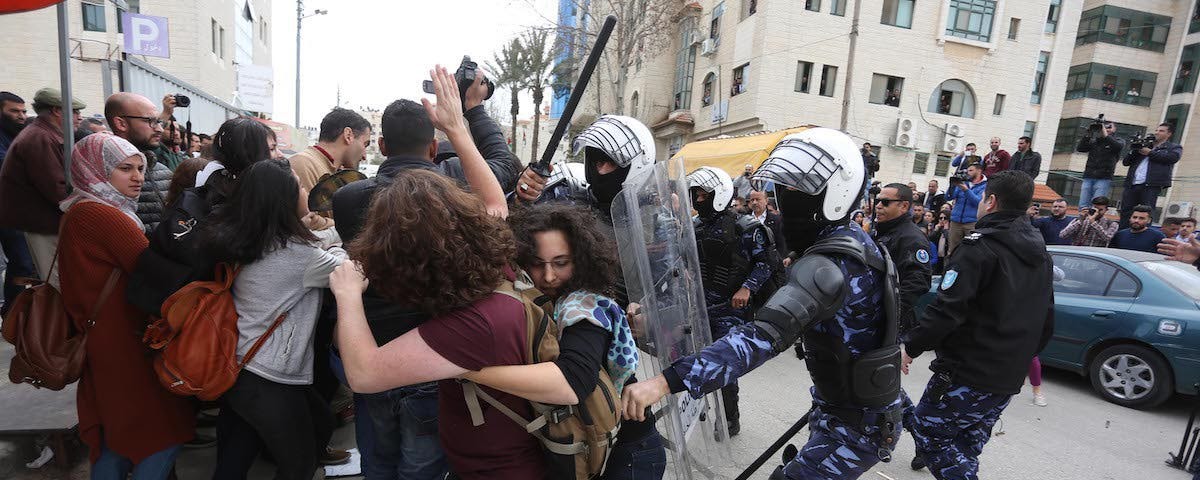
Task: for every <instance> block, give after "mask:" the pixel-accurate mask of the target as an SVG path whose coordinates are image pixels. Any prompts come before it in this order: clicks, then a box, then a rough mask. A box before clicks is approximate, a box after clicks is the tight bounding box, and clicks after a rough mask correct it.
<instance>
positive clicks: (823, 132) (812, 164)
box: [751, 128, 866, 222]
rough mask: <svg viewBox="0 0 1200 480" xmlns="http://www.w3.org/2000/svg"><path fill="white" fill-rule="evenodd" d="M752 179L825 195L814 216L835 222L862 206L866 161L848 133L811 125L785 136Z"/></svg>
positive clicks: (757, 187)
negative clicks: (864, 162)
mask: <svg viewBox="0 0 1200 480" xmlns="http://www.w3.org/2000/svg"><path fill="white" fill-rule="evenodd" d="M751 181H752V182H753V183H754V185H755V188H756V189H758V190H761V189H762V187H763V186H764V184H765V183H767V182H774V183H775V184H776V185H777V186H779V187H786V188H790V189H794V190H797V191H799V192H801V193H804V194H806V195H810V196H812V197H818V198H820V197H823V199H822V201H821V202H820V205H819V207H818V208H817V209H816V210H817V211H816V212H814V213H815V214H818V215H814V216H813V219H815V220H823V221H828V222H833V221H839V220H844V219H846V218H848V217H849V216H850V213H851V212H852V211H853V210H854V209H855V208H856V207H857V206H858V202H859V201H860V200H861V199H862V191H863V187H864V182H865V181H866V165H864V164H863V159H862V154H861V153H860V152H859V150H858V146H856V145H855V144H854V141H853V140H851V139H850V137H849V136H847V135H846V134H844V133H842V132H839V131H837V130H833V129H830V128H810V129H808V130H805V131H803V132H800V133H793V134H791V135H788V136H786V137H783V140H781V141H780V142H779V144H778V145H776V146H775V150H773V151H771V155H770V157H768V158H767V160H766V161H765V162H763V164H762V166H760V167H758V171H756V172H754V175H753V177H752V179H751ZM781 210H782V209H781ZM783 213H784V214H785V215H786V214H788V212H783Z"/></svg>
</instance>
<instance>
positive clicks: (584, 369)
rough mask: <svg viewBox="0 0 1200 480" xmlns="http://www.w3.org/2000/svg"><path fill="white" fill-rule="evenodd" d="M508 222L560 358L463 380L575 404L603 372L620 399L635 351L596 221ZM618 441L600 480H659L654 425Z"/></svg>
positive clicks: (534, 213) (549, 209)
mask: <svg viewBox="0 0 1200 480" xmlns="http://www.w3.org/2000/svg"><path fill="white" fill-rule="evenodd" d="M509 223H510V224H511V225H512V228H513V234H514V237H515V239H516V242H517V263H518V264H519V265H520V266H521V268H523V269H524V270H526V271H528V272H530V275H531V277H532V279H533V283H534V286H536V287H537V288H538V290H539V291H541V292H542V293H544V294H546V295H547V296H549V297H550V298H551V302H553V304H554V308H553V318H554V320H555V321H556V322H558V325H559V331H560V332H562V333H561V338H560V339H559V355H558V359H557V360H555V361H554V362H547V363H541V364H536V365H520V366H503V367H488V368H484V369H483V370H481V371H479V372H478V373H470V374H467V375H466V378H467V379H469V380H471V381H474V382H476V383H480V384H483V385H487V386H489V387H493V388H496V389H499V390H502V391H505V392H508V393H511V394H514V395H518V396H521V397H523V398H527V399H530V400H534V401H538V402H544V403H549V404H556V405H575V404H577V403H579V402H581V401H583V400H584V399H585V398H587V396H589V395H590V394H591V393H592V392H593V391H594V390H595V388H596V382H597V372H598V371H599V370H600V369H601V368H605V369H606V370H607V372H608V374H609V377H610V378H612V381H613V385H614V387H616V389H617V393H618V395H619V394H620V392H621V390H622V388H623V387H624V386H625V385H627V384H632V383H634V382H635V381H636V379H634V377H633V373H634V371H635V370H636V369H637V365H638V352H637V350H636V349H634V348H632V347H633V342H632V333H631V332H630V327H629V324H628V322H627V321H626V318H625V313H624V312H623V311H622V310H621V308H620V306H619V305H617V302H616V300H615V299H613V298H612V297H611V295H613V293H614V291H615V289H616V280H617V276H618V275H620V269H619V266H620V261H619V259H618V258H617V252H616V245H615V244H614V243H613V240H612V239H611V238H610V237H609V235H608V233H606V232H604V231H603V230H602V228H603V227H602V226H601V225H602V224H601V223H600V222H599V221H598V219H597V218H596V217H595V215H594V214H593V213H592V212H590V211H589V209H586V208H584V207H579V206H570V205H561V204H554V203H548V204H537V205H534V206H531V207H528V208H525V209H521V210H517V211H516V212H515V213H514V214H513V216H512V218H510V219H509ZM620 338H625V339H626V340H625V341H619V339H620ZM626 347H629V348H631V350H630V353H629V354H626V353H625V352H624V348H626ZM616 440H617V441H616V446H615V447H613V448H612V450H611V451H610V453H609V458H608V465H607V467H606V468H605V472H604V475H603V476H602V477H601V478H602V479H603V480H634V479H643V478H644V479H659V478H662V476H663V473H664V472H665V470H666V469H665V467H666V451H665V449H664V448H663V439H662V436H660V435H659V433H658V430H657V429H655V428H654V426H653V424H650V423H645V422H636V421H632V420H625V421H624V422H622V423H621V431H620V433H618V436H617V439H616Z"/></svg>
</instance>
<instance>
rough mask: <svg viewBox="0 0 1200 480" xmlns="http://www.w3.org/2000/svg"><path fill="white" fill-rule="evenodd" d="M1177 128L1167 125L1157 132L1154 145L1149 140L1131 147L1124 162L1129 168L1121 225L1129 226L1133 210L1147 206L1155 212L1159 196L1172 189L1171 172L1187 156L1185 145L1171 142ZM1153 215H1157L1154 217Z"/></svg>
mask: <svg viewBox="0 0 1200 480" xmlns="http://www.w3.org/2000/svg"><path fill="white" fill-rule="evenodd" d="M1174 134H1175V126H1174V125H1171V124H1169V123H1163V124H1160V125H1159V126H1158V128H1156V129H1154V142H1153V144H1151V143H1150V141H1149V140H1150V139H1149V137H1147V138H1145V139H1142V140H1141V141H1140V142H1138V143H1135V144H1133V145H1132V146H1130V149H1129V153H1128V154H1127V155H1125V160H1124V161H1123V162H1122V163H1123V164H1124V165H1125V166H1126V167H1129V172H1128V173H1126V174H1125V193H1124V194H1123V195H1122V196H1121V226H1122V227H1128V226H1129V217H1130V215H1132V214H1133V207H1134V206H1136V205H1145V206H1147V207H1150V211H1151V212H1153V211H1154V207H1155V205H1156V204H1157V203H1158V193H1159V192H1161V191H1162V189H1164V188H1167V187H1170V186H1171V173H1172V172H1173V171H1174V170H1175V164H1176V163H1178V162H1179V157H1181V156H1182V155H1183V146H1181V145H1179V144H1178V143H1172V142H1171V141H1170V139H1171V135H1174ZM1151 216H1153V215H1151Z"/></svg>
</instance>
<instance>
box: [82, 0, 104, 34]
mask: <svg viewBox="0 0 1200 480" xmlns="http://www.w3.org/2000/svg"><path fill="white" fill-rule="evenodd" d="M82 5H83V29H84V30H85V31H88V32H105V31H107V26H106V25H105V23H104V4H103V3H88V2H82Z"/></svg>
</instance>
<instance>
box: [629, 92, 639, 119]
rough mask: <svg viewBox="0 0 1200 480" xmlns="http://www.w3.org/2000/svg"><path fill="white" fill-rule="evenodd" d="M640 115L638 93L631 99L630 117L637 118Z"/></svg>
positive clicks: (634, 93)
mask: <svg viewBox="0 0 1200 480" xmlns="http://www.w3.org/2000/svg"><path fill="white" fill-rule="evenodd" d="M637 114H638V92H633V96H632V97H629V115H630V116H632V117H636V116H637Z"/></svg>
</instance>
